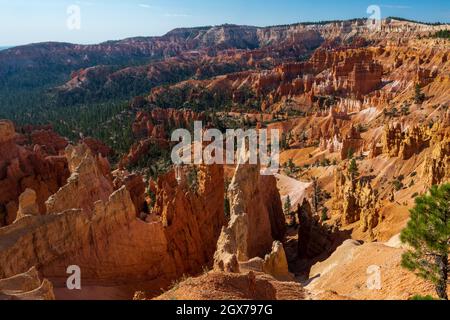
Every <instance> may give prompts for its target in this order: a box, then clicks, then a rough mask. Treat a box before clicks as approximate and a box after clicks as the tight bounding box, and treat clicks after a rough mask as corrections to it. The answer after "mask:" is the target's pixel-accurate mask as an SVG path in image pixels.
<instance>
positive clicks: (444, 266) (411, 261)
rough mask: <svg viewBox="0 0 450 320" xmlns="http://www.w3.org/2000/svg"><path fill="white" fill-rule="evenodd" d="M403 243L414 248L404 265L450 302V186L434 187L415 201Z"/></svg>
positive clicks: (409, 252) (404, 232)
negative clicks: (448, 284)
mask: <svg viewBox="0 0 450 320" xmlns="http://www.w3.org/2000/svg"><path fill="white" fill-rule="evenodd" d="M401 240H402V242H404V243H407V244H408V245H410V246H411V248H412V249H411V250H409V251H408V252H407V253H405V254H404V255H403V259H402V266H403V267H405V268H406V269H408V270H411V271H414V272H416V273H417V275H418V276H419V277H421V278H423V279H425V280H428V281H430V282H432V283H433V284H434V286H435V289H436V293H437V294H438V296H439V298H440V299H443V300H448V295H447V282H448V272H449V261H448V253H449V250H450V184H445V185H442V186H441V187H438V186H434V187H432V188H431V190H430V192H429V194H427V195H424V196H421V197H418V198H416V205H415V207H414V208H413V209H412V210H411V220H410V222H409V223H408V226H407V227H406V229H405V230H403V232H402V234H401Z"/></svg>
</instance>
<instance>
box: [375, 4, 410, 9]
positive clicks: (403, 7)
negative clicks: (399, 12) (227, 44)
mask: <svg viewBox="0 0 450 320" xmlns="http://www.w3.org/2000/svg"><path fill="white" fill-rule="evenodd" d="M381 7H382V8H388V9H411V8H412V7H411V6H403V5H398V4H382V5H381Z"/></svg>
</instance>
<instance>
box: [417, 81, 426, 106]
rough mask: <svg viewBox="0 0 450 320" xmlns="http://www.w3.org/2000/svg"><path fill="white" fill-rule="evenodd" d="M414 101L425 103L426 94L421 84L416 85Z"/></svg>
mask: <svg viewBox="0 0 450 320" xmlns="http://www.w3.org/2000/svg"><path fill="white" fill-rule="evenodd" d="M414 92H415V93H414V101H415V102H416V103H423V102H424V101H425V98H426V97H425V94H424V93H423V92H422V88H421V87H420V85H419V84H416V87H415V91H414Z"/></svg>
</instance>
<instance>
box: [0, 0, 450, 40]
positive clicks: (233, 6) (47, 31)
mask: <svg viewBox="0 0 450 320" xmlns="http://www.w3.org/2000/svg"><path fill="white" fill-rule="evenodd" d="M373 4H376V5H379V6H380V7H381V13H382V17H387V16H401V17H405V18H410V19H416V20H422V21H443V22H450V0H427V1H424V0H408V1H406V0H369V1H366V0H313V1H311V0H224V1H222V0H80V1H77V0H0V46H7V45H19V44H26V43H32V42H42V41H65V42H73V43H98V42H101V41H105V40H115V39H122V38H126V37H132V36H150V35H162V34H164V33H166V32H167V31H169V30H171V29H173V28H176V27H189V26H203V25H218V24H223V23H235V24H246V25H257V26H267V25H274V24H288V23H295V22H301V21H317V20H333V19H347V18H355V17H367V16H368V15H367V13H366V10H367V7H368V6H369V5H373ZM70 5H78V6H79V8H80V10H81V11H80V16H81V29H80V30H69V29H68V28H67V19H68V14H67V8H68V7H69V6H70Z"/></svg>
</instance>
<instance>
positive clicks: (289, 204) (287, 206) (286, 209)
mask: <svg viewBox="0 0 450 320" xmlns="http://www.w3.org/2000/svg"><path fill="white" fill-rule="evenodd" d="M291 209H292V202H291V197H290V196H287V199H286V202H285V203H284V214H285V215H286V216H289V215H290V214H291Z"/></svg>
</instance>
